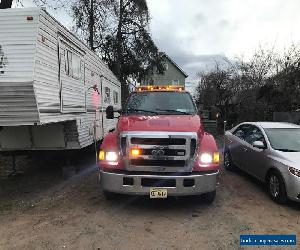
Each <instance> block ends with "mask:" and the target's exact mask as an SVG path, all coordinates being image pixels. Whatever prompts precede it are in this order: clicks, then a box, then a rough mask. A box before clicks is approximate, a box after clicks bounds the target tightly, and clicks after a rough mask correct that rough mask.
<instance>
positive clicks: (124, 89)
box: [116, 0, 129, 107]
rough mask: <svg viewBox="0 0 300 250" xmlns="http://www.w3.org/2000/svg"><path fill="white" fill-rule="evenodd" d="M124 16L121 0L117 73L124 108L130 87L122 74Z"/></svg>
mask: <svg viewBox="0 0 300 250" xmlns="http://www.w3.org/2000/svg"><path fill="white" fill-rule="evenodd" d="M123 14H124V1H123V0H120V14H119V23H118V31H117V45H116V46H117V56H116V57H117V61H116V73H117V77H118V79H119V81H120V82H121V85H122V87H121V91H122V95H121V101H122V107H124V105H125V102H126V98H127V96H128V94H129V90H128V86H127V84H126V79H125V77H124V74H123V72H122V64H123V49H122V44H123V37H122V27H123Z"/></svg>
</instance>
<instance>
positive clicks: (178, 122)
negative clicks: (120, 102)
mask: <svg viewBox="0 0 300 250" xmlns="http://www.w3.org/2000/svg"><path fill="white" fill-rule="evenodd" d="M117 129H118V132H123V131H170V132H197V133H203V128H202V125H201V120H200V117H199V116H198V115H157V116H141V115H139V116H137V115H132V116H121V117H120V118H119V121H118V125H117Z"/></svg>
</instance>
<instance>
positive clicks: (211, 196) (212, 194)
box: [201, 190, 217, 203]
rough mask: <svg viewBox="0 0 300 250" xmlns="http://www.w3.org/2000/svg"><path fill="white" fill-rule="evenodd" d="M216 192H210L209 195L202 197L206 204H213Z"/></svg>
mask: <svg viewBox="0 0 300 250" xmlns="http://www.w3.org/2000/svg"><path fill="white" fill-rule="evenodd" d="M216 193H217V192H216V190H214V191H212V192H209V193H206V194H203V195H202V196H201V197H202V200H203V201H204V202H206V203H213V201H214V200H215V198H216Z"/></svg>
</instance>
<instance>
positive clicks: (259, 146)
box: [252, 141, 266, 149]
mask: <svg viewBox="0 0 300 250" xmlns="http://www.w3.org/2000/svg"><path fill="white" fill-rule="evenodd" d="M252 146H253V147H255V148H259V149H266V146H265V144H264V143H263V142H261V141H255V142H253V143H252Z"/></svg>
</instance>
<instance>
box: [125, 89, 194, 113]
mask: <svg viewBox="0 0 300 250" xmlns="http://www.w3.org/2000/svg"><path fill="white" fill-rule="evenodd" d="M125 113H127V114H128V113H143V114H147V115H151V114H152V115H157V114H171V115H178V114H179V115H195V114H196V113H197V112H196V108H195V105H194V103H193V100H192V98H191V96H190V94H188V93H186V92H138V93H134V94H132V95H131V96H130V97H129V99H128V101H127V104H126V108H125Z"/></svg>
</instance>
